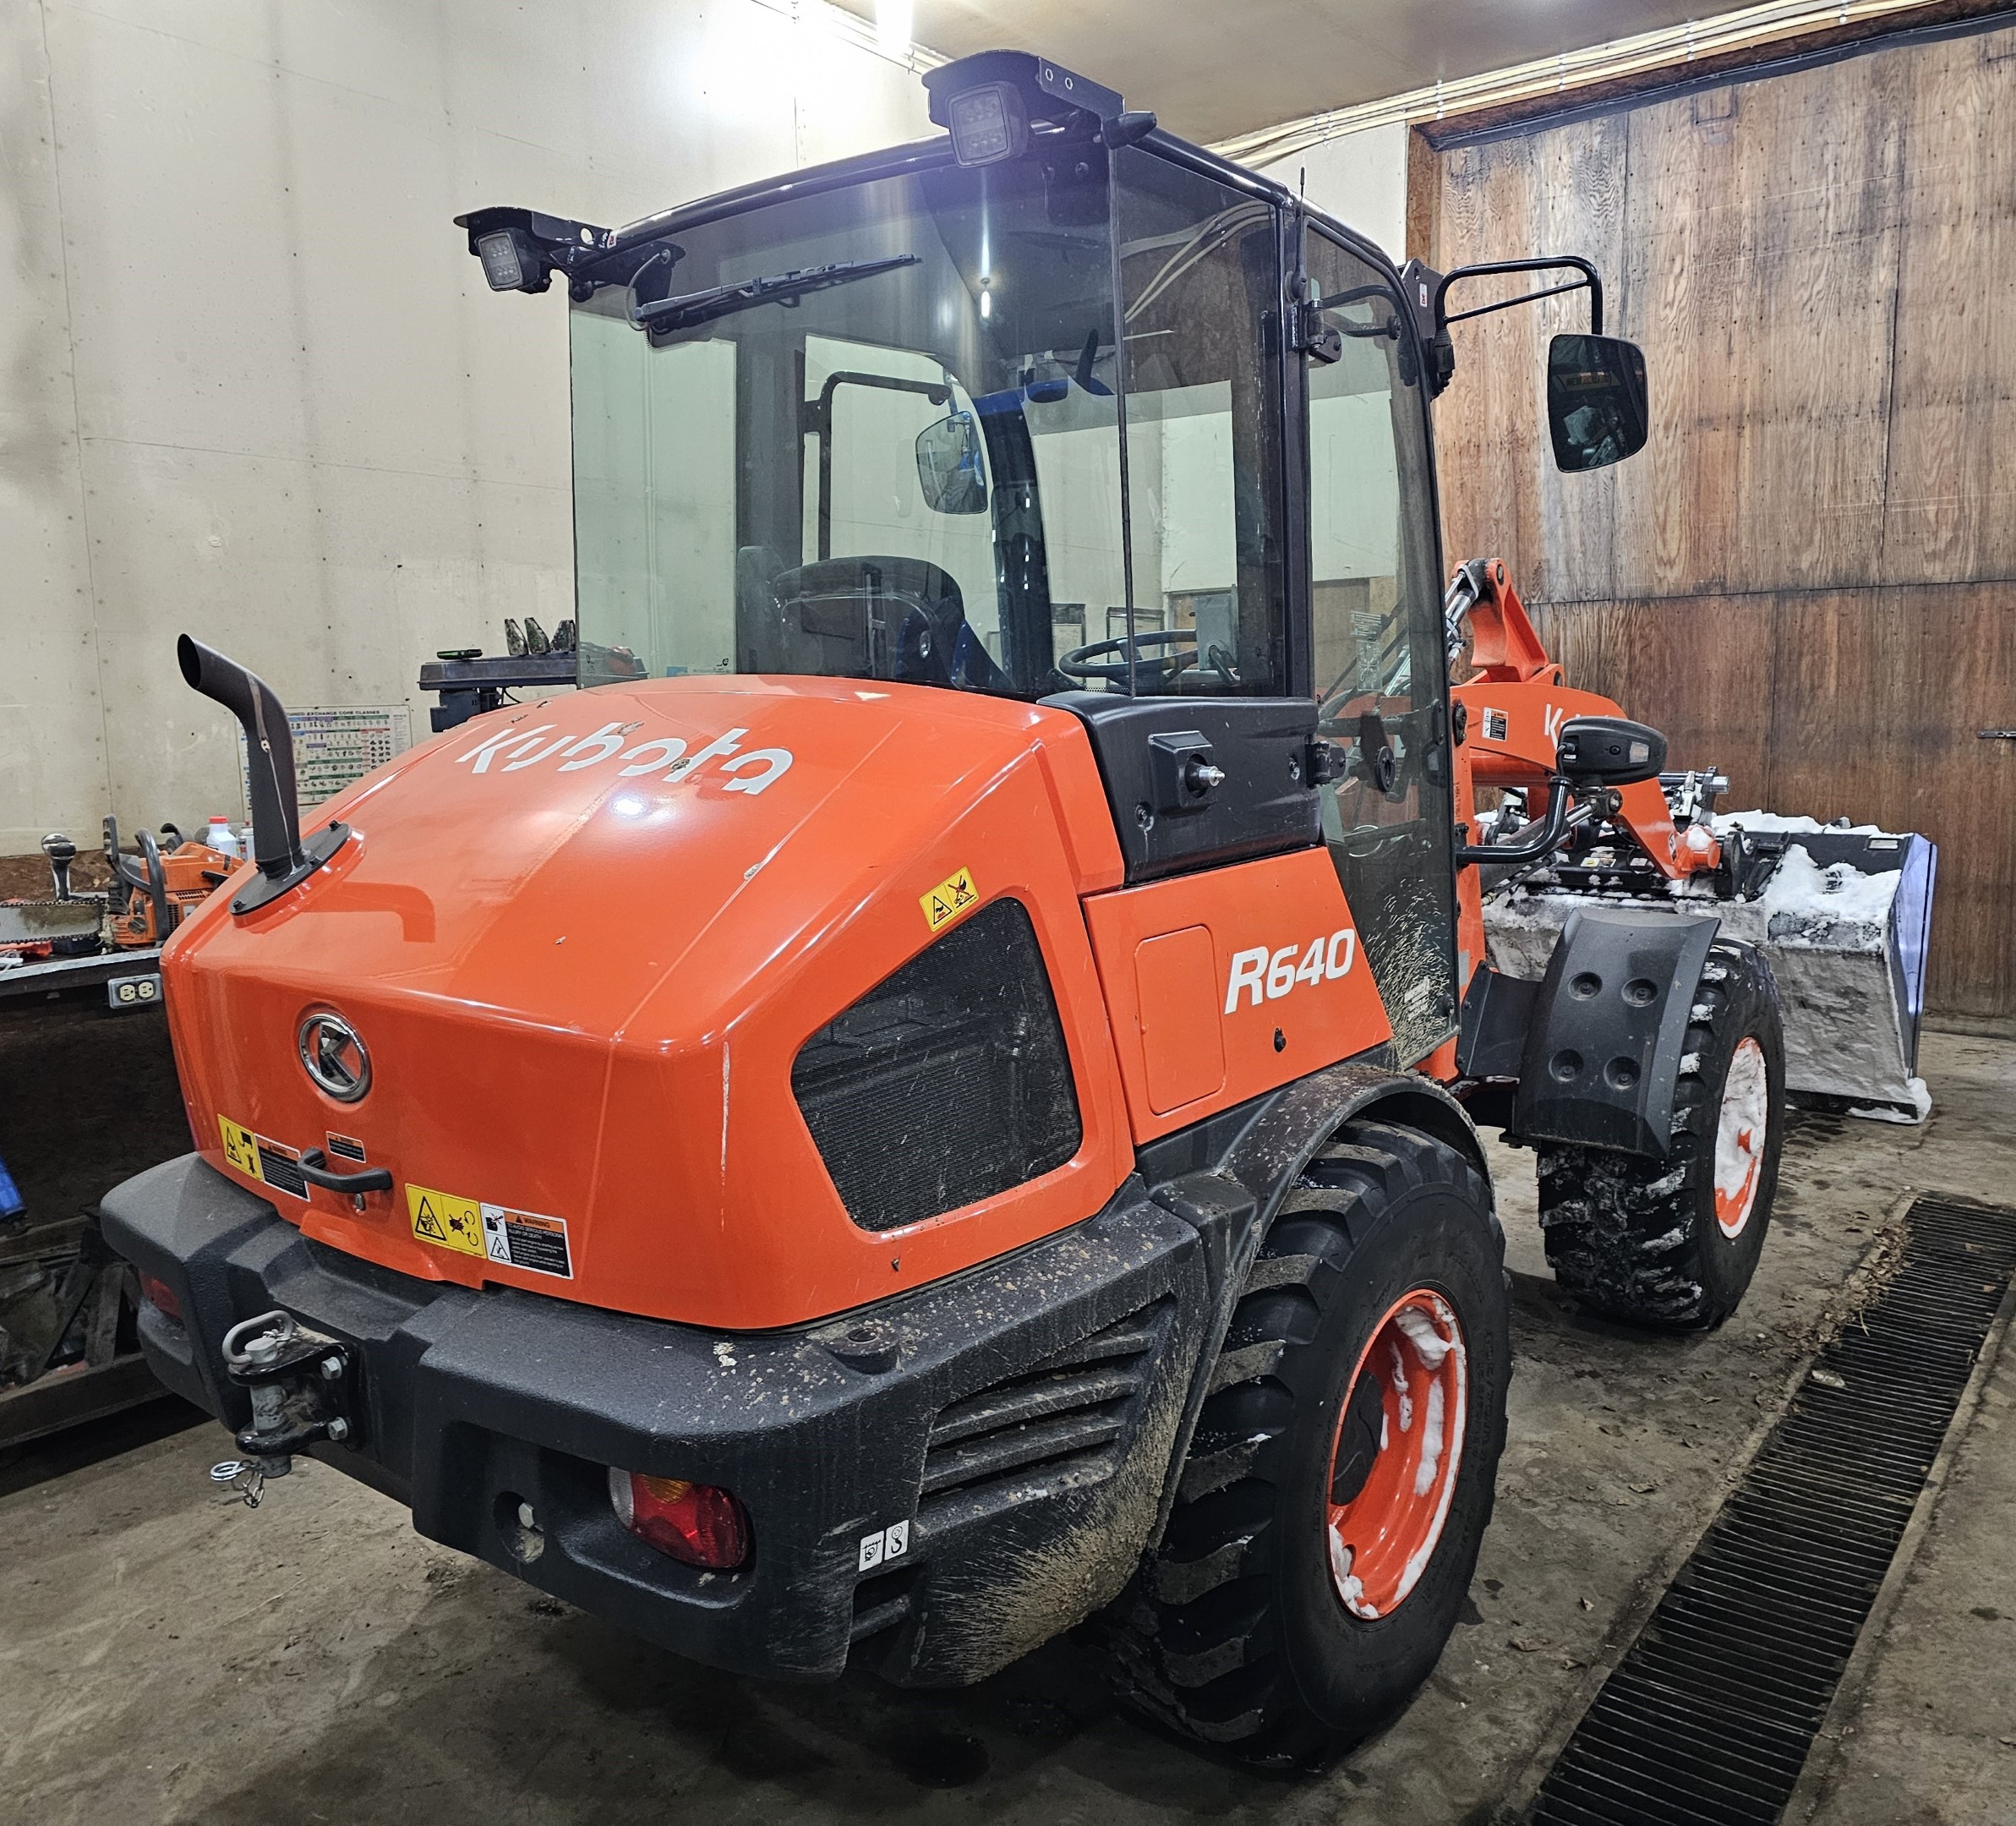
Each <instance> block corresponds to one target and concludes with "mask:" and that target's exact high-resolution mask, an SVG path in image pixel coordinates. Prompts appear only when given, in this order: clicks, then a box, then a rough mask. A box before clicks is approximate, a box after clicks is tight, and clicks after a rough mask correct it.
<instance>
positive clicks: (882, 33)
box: [875, 0, 912, 57]
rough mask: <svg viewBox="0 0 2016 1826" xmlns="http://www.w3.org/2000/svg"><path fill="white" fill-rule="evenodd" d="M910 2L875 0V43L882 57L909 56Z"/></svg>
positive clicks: (903, 0) (907, 0) (908, 0)
mask: <svg viewBox="0 0 2016 1826" xmlns="http://www.w3.org/2000/svg"><path fill="white" fill-rule="evenodd" d="M911 21H912V9H911V6H910V0H875V43H876V48H877V50H879V51H880V52H882V55H883V56H884V57H908V56H909V55H910V25H911Z"/></svg>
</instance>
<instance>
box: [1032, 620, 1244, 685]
mask: <svg viewBox="0 0 2016 1826" xmlns="http://www.w3.org/2000/svg"><path fill="white" fill-rule="evenodd" d="M1183 647H1188V649H1189V650H1188V652H1183V651H1179V650H1178V649H1179V648H1183ZM1149 648H1156V651H1155V652H1154V653H1150V652H1149V651H1148V649H1149ZM1106 653H1112V654H1114V655H1116V656H1117V657H1115V658H1113V659H1110V660H1105V661H1103V662H1102V661H1101V655H1102V654H1106ZM1200 662H1208V663H1209V664H1210V666H1211V668H1212V669H1213V670H1215V671H1216V673H1217V674H1218V675H1219V676H1220V677H1221V679H1223V680H1224V681H1225V682H1226V684H1227V686H1228V687H1230V688H1232V689H1234V690H1236V689H1237V686H1238V683H1239V675H1238V672H1237V670H1236V669H1235V667H1234V666H1233V664H1232V655H1231V654H1230V653H1227V652H1226V651H1225V649H1224V648H1222V647H1220V646H1217V645H1216V644H1214V645H1213V646H1212V647H1210V648H1209V649H1208V651H1206V652H1205V653H1203V654H1201V655H1200V654H1199V652H1198V651H1197V630H1196V629H1195V628H1158V629H1156V630H1155V631H1152V632H1144V633H1139V634H1117V635H1115V636H1114V637H1112V639H1111V640H1102V641H1092V642H1088V643H1087V644H1086V645H1084V646H1083V647H1074V648H1072V649H1071V651H1070V652H1069V653H1066V654H1064V656H1063V658H1062V659H1059V660H1058V661H1057V670H1058V671H1060V672H1062V673H1063V674H1064V675H1065V676H1066V677H1067V678H1074V679H1082V680H1084V681H1097V682H1098V683H1101V684H1104V685H1113V686H1119V687H1120V688H1122V689H1123V690H1124V689H1126V688H1127V687H1128V685H1129V684H1130V683H1134V682H1135V681H1139V678H1140V677H1141V675H1142V674H1143V673H1144V672H1147V673H1148V674H1149V675H1150V677H1151V678H1152V680H1153V683H1152V684H1151V685H1150V687H1149V688H1150V691H1158V692H1159V691H1167V690H1168V689H1169V688H1170V687H1171V686H1173V685H1174V684H1175V683H1176V681H1177V679H1178V678H1180V677H1181V676H1182V675H1183V674H1184V673H1185V672H1187V671H1188V670H1190V668H1191V667H1193V666H1194V665H1197V664H1199V663H1200Z"/></svg>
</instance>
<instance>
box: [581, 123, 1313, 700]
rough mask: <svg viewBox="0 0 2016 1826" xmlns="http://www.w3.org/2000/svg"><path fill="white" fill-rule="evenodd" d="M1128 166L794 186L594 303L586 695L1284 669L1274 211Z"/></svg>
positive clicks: (1230, 677)
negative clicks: (1271, 322) (1124, 342)
mask: <svg viewBox="0 0 2016 1826" xmlns="http://www.w3.org/2000/svg"><path fill="white" fill-rule="evenodd" d="M1130 161H1131V162H1130ZM1111 162H1112V167H1113V171H1114V178H1113V181H1112V183H1110V184H1109V179H1108V160H1107V157H1106V155H1105V153H1104V152H1103V151H1102V150H1101V149H1100V148H1098V147H1097V146H1096V145H1089V144H1086V143H1082V142H1081V143H1079V144H1078V145H1074V147H1072V148H1070V149H1068V151H1067V152H1066V153H1064V154H1062V155H1058V156H1052V157H1049V158H1046V159H1037V158H1031V159H1029V160H1024V161H1014V162H1011V163H1007V164H1001V165H995V166H989V167H981V168H979V169H967V168H963V167H958V166H955V165H952V164H949V163H948V164H946V165H944V166H942V167H937V168H935V169H927V170H923V171H920V172H911V173H910V174H907V175H904V176H899V177H888V178H871V179H868V180H866V181H863V182H861V183H856V184H854V185H851V186H849V187H846V188H843V189H836V190H829V191H826V192H824V193H822V194H816V195H812V196H808V197H800V198H795V199H792V200H787V201H784V202H778V203H772V204H768V205H763V206H762V207H760V208H757V209H753V210H746V211H745V212H743V213H741V214H740V215H736V216H729V217H727V218H725V219H722V220H718V221H712V222H703V223H701V224H699V225H697V226H695V227H690V228H679V229H674V230H672V231H670V232H669V239H663V240H659V241H655V242H650V243H643V244H642V245H640V246H639V248H638V249H637V260H638V266H639V269H640V270H639V271H638V273H637V275H636V281H635V282H634V284H633V285H632V286H631V288H630V290H629V291H628V292H626V291H625V290H624V288H622V287H608V288H606V289H604V290H603V291H601V292H598V294H597V295H596V296H595V297H594V298H593V299H591V300H589V301H587V302H586V303H576V305H575V307H574V309H573V311H572V313H571V324H572V360H573V380H574V438H575V448H574V457H575V516H576V573H577V574H576V596H577V609H576V613H577V615H578V618H579V627H580V639H581V648H582V682H583V683H584V684H588V683H593V682H596V681H598V680H599V679H601V678H605V677H609V676H613V675H620V674H622V673H626V672H634V670H643V671H645V672H647V674H649V675H652V676H669V675H679V674H682V673H692V672H768V673H814V674H821V675H828V676H834V677H850V678H876V679H893V680H898V681H907V682H913V683H919V684H931V685H937V686H949V687H953V688H957V689H963V690H972V691H985V692H1000V693H1006V694H1009V695H1013V696H1017V697H1041V696H1044V695H1046V694H1047V693H1050V692H1057V691H1062V690H1067V689H1072V688H1088V687H1089V688H1092V689H1100V690H1117V691H1136V692H1145V691H1181V692H1205V691H1208V692H1259V691H1267V690H1270V689H1273V688H1275V680H1276V675H1277V674H1278V672H1279V670H1280V662H1281V652H1280V649H1281V634H1280V609H1279V601H1278V598H1279V588H1278V584H1277V582H1276V578H1275V577H1274V575H1273V569H1272V567H1273V564H1274V555H1275V550H1276V547H1277V545H1278V540H1277V539H1273V538H1272V537H1271V536H1270V528H1271V527H1272V525H1273V522H1274V509H1273V506H1272V502H1273V495H1274V485H1273V483H1272V480H1271V476H1272V472H1273V469H1274V467H1275V466H1274V465H1273V464H1272V463H1270V462H1268V461H1267V460H1266V458H1265V450H1264V446H1265V436H1266V435H1267V429H1268V427H1267V424H1266V422H1265V419H1266V415H1265V413H1263V412H1261V411H1259V410H1258V409H1256V407H1255V404H1254V402H1256V401H1259V400H1262V399H1265V398H1267V397H1269V396H1270V393H1269V389H1268V388H1267V387H1266V385H1264V384H1263V374H1264V370H1265V358H1264V357H1263V354H1262V353H1261V351H1262V338H1261V336H1260V334H1259V323H1260V319H1261V313H1262V311H1263V310H1264V309H1265V307H1266V306H1267V304H1268V303H1270V292H1269V287H1271V286H1273V285H1275V284H1276V283H1277V281H1276V277H1275V275H1276V272H1277V267H1276V263H1275V258H1274V253H1273V249H1274V238H1273V237H1274V229H1273V224H1272V220H1271V212H1270V210H1268V209H1267V208H1266V207H1265V205H1254V204H1253V203H1251V202H1249V201H1245V200H1242V199H1238V198H1237V197H1235V196H1233V195H1232V193H1229V192H1225V191H1222V190H1221V187H1220V186H1218V185H1216V184H1215V183H1211V182H1210V180H1208V179H1201V178H1194V177H1193V176H1192V175H1191V174H1190V173H1188V172H1183V171H1179V170H1177V169H1176V168H1175V167H1171V166H1168V165H1166V163H1164V162H1163V161H1159V160H1150V159H1148V158H1147V157H1146V156H1145V155H1139V154H1136V153H1132V152H1123V153H1122V154H1119V155H1116V156H1114V157H1113V159H1112V161H1111ZM1130 172H1131V173H1132V174H1131V175H1129V173H1130ZM1116 214H1117V216H1118V218H1119V230H1118V232H1119V234H1120V236H1121V243H1122V244H1121V248H1120V252H1119V258H1118V260H1117V261H1116V258H1115V250H1114V246H1113V235H1114V232H1115V231H1114V217H1115V215H1116ZM1256 249H1257V250H1258V251H1257V252H1256ZM1116 265H1117V267H1118V269H1119V272H1120V276H1121V283H1122V285H1123V287H1124V289H1125V292H1126V299H1125V308H1124V310H1123V312H1122V313H1121V314H1120V315H1121V318H1122V321H1123V325H1124V330H1125V334H1126V335H1127V337H1128V357H1127V364H1126V366H1127V373H1125V374H1123V367H1122V364H1121V362H1120V360H1119V358H1118V355H1117V351H1116V348H1115V346H1114V328H1115V318H1116V312H1115V310H1114V308H1113V287H1114V279H1115V269H1116ZM1228 313H1229V320H1228ZM1128 374H1131V375H1132V377H1133V379H1132V384H1131V385H1129V384H1128ZM1239 407H1243V408H1245V409H1244V412H1243V418H1244V420H1245V423H1244V424H1235V422H1234V421H1235V418H1237V417H1239V416H1241V414H1240V413H1238V412H1237V411H1236V408H1239ZM1263 478H1267V479H1265V481H1263ZM610 649H622V650H623V651H621V652H620V653H617V654H615V656H614V657H612V656H611V653H610Z"/></svg>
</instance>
